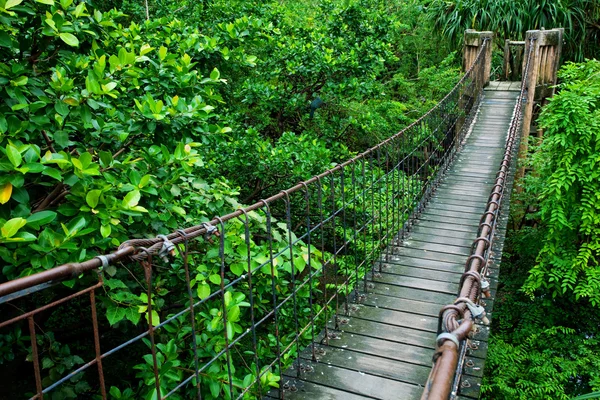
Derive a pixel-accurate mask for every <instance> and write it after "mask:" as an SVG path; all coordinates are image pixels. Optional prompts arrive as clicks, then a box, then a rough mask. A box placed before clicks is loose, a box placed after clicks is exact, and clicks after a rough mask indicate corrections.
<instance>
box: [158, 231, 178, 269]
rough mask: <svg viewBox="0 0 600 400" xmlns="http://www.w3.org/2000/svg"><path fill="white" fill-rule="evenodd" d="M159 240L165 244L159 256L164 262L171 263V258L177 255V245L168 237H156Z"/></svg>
mask: <svg viewBox="0 0 600 400" xmlns="http://www.w3.org/2000/svg"><path fill="white" fill-rule="evenodd" d="M156 237H157V238H158V239H162V241H163V244H162V247H161V248H160V250H159V252H158V256H159V257H160V258H161V259H162V260H163V261H164V262H169V256H173V255H175V244H173V242H171V241H170V240H169V238H168V237H167V236H166V235H158V236H156Z"/></svg>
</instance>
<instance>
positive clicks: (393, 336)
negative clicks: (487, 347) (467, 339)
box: [328, 317, 485, 349]
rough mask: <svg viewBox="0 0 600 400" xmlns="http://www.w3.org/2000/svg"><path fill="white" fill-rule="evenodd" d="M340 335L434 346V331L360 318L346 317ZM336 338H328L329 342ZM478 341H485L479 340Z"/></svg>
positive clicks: (428, 346) (330, 326)
mask: <svg viewBox="0 0 600 400" xmlns="http://www.w3.org/2000/svg"><path fill="white" fill-rule="evenodd" d="M328 325H329V328H330V329H333V324H332V323H329V324H328ZM342 329H343V330H342V331H341V337H343V336H344V335H350V336H351V335H362V336H368V337H374V338H376V339H381V340H386V341H388V342H396V343H405V344H409V345H413V346H418V347H425V348H429V349H434V348H435V338H436V337H437V333H436V332H424V331H419V330H416V329H412V328H405V327H402V326H394V325H389V324H384V323H380V322H376V321H369V320H366V319H362V318H353V317H350V318H348V324H346V325H344V326H343V327H342ZM337 340H338V339H330V340H329V342H330V343H331V342H334V341H337ZM479 343H485V342H481V341H479Z"/></svg>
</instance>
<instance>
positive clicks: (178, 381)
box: [0, 42, 486, 399]
mask: <svg viewBox="0 0 600 400" xmlns="http://www.w3.org/2000/svg"><path fill="white" fill-rule="evenodd" d="M485 45H486V44H485V42H484V44H483V46H482V49H483V48H484V47H485ZM481 60H482V51H480V52H479V55H478V56H477V58H476V60H475V62H474V63H473V64H472V66H471V67H470V68H469V69H468V70H467V71H466V73H465V75H464V76H463V77H462V78H461V79H460V81H459V82H458V83H457V85H456V86H455V87H454V88H453V89H452V91H451V92H450V93H448V94H447V95H446V96H445V97H444V98H443V99H442V100H441V101H440V103H438V104H437V105H436V106H435V107H433V108H432V109H431V110H429V111H428V112H427V113H426V114H425V115H423V116H422V117H421V118H419V119H418V120H416V121H415V122H414V123H412V124H411V125H409V126H408V127H406V128H405V129H403V130H402V131H401V132H399V133H397V134H395V135H393V136H391V137H390V138H388V139H386V140H384V141H383V142H381V143H380V144H378V145H376V146H374V147H373V148H371V149H369V150H367V151H365V152H363V153H361V154H359V155H357V156H356V157H354V158H352V159H350V160H348V161H346V162H344V163H342V164H339V165H337V166H336V167H334V168H332V169H330V170H327V171H325V172H323V173H322V174H320V175H317V176H314V177H312V178H311V179H309V180H307V181H304V182H301V183H299V184H297V185H295V186H293V187H291V188H289V189H287V190H282V191H281V192H279V193H277V194H275V195H273V196H271V197H269V198H267V199H264V200H261V201H259V202H257V203H255V204H253V205H250V206H248V207H245V208H242V209H239V210H236V211H234V212H232V213H230V214H228V215H224V216H221V217H216V218H214V219H212V220H211V221H206V222H202V223H200V224H198V225H196V226H192V227H189V228H186V229H180V230H177V231H175V232H172V233H170V234H168V235H159V236H157V237H155V238H148V239H132V240H128V241H126V242H124V243H123V244H122V245H121V246H120V247H119V249H118V250H116V251H115V252H113V253H110V254H106V255H98V256H96V257H94V258H92V259H90V260H87V261H85V262H81V263H71V264H66V265H61V266H57V267H55V268H53V269H50V270H47V271H44V272H40V273H38V274H35V275H31V276H26V277H22V278H19V279H15V280H13V281H10V282H5V283H2V284H0V307H2V309H1V314H0V315H1V319H0V335H12V334H14V335H15V336H14V337H16V332H19V337H20V338H23V337H24V335H22V334H21V331H25V332H28V338H27V340H28V341H29V344H28V345H26V344H25V343H24V341H22V340H21V341H20V342H19V343H21V347H22V348H20V350H19V349H17V351H20V355H19V357H15V358H14V360H13V361H14V363H15V365H16V366H15V368H14V369H12V371H14V373H15V379H14V380H13V379H11V378H7V379H8V380H7V382H9V383H8V384H6V383H4V377H3V385H2V386H3V387H2V388H1V389H0V397H2V396H4V395H5V396H8V397H9V398H22V397H24V396H25V397H30V398H33V399H42V398H44V397H45V395H49V394H56V393H57V391H60V390H67V389H68V390H70V391H72V392H73V393H75V394H81V393H83V394H84V395H85V396H100V397H101V398H103V399H106V398H108V397H109V394H110V396H111V397H118V396H116V394H117V393H118V394H119V396H121V390H120V389H119V387H122V385H126V386H129V389H128V390H129V391H130V392H131V393H129V392H128V396H130V397H129V398H141V397H142V396H143V397H147V398H156V399H164V398H169V397H174V398H198V399H201V398H203V396H204V397H206V394H207V393H211V396H212V397H219V396H224V397H225V398H232V399H233V398H238V399H239V398H247V397H262V396H263V395H265V394H266V393H267V392H268V391H269V390H271V389H273V388H276V391H277V394H276V395H277V396H278V397H279V398H283V397H284V394H285V381H284V380H285V375H284V374H285V370H286V368H287V367H288V366H289V365H290V363H291V362H294V363H297V368H294V371H295V372H294V373H295V374H301V373H302V368H301V365H300V363H301V359H300V357H298V355H299V353H300V352H301V351H302V349H303V348H305V347H306V346H308V352H309V354H311V355H312V357H313V358H315V351H316V350H315V346H314V344H315V341H316V337H317V335H318V333H319V332H318V331H319V330H321V329H325V333H324V335H323V337H324V338H325V339H324V340H327V338H328V337H329V335H328V332H327V330H328V327H327V325H326V324H325V322H326V321H329V320H330V319H332V318H333V321H334V322H333V323H334V325H335V327H336V328H337V326H338V316H341V315H347V313H348V302H347V299H348V298H349V297H350V296H349V295H350V294H351V293H354V294H355V296H353V297H354V298H355V299H358V298H359V297H360V296H359V294H360V292H361V291H365V292H366V278H367V274H368V273H370V272H372V266H373V265H374V263H375V260H376V259H378V258H379V257H380V256H381V253H382V251H384V249H386V248H387V247H388V245H389V244H390V243H392V242H394V241H395V240H396V238H397V237H398V236H404V234H405V232H406V231H407V230H409V229H410V228H411V225H412V223H413V221H414V219H415V218H416V216H417V215H418V214H419V213H420V212H421V211H422V210H423V207H424V205H425V203H426V202H427V201H428V199H429V196H430V194H431V192H432V190H433V189H434V187H435V186H436V185H437V183H438V181H439V177H440V173H441V172H443V171H445V170H446V169H447V168H448V166H449V164H450V162H451V160H452V158H453V157H454V155H455V153H456V151H457V147H458V145H459V143H460V141H461V140H462V138H463V136H464V133H465V132H466V131H467V129H468V127H469V125H470V122H471V120H472V118H473V114H474V110H475V109H476V108H477V104H478V101H479V99H480V96H481V91H482V87H483V83H482V80H481V77H482V76H483V74H482V68H483V64H482V62H481ZM196 238H203V239H204V240H193V239H196ZM88 252H91V249H88ZM158 271H160V272H161V273H160V274H158V273H157V272H158ZM165 277H167V278H168V279H166V278H165ZM72 278H77V279H76V281H75V286H74V288H73V289H69V288H67V287H66V286H63V285H61V282H63V281H65V280H69V279H72ZM40 304H43V305H42V306H40ZM75 310H76V311H75ZM70 312H76V313H77V316H76V318H75V319H76V320H77V323H76V324H74V325H75V327H74V328H73V330H75V331H76V332H77V333H76V335H75V336H76V338H73V337H72V336H69V335H70V333H69V332H64V331H62V332H60V330H56V332H54V333H51V332H50V331H51V330H52V329H53V326H55V325H52V324H51V323H50V322H49V321H51V320H54V321H55V320H57V319H58V320H60V319H61V318H63V313H70ZM105 316H106V318H105ZM61 341H68V342H69V343H76V344H77V346H72V347H73V348H72V349H70V350H69V351H70V353H69V354H68V356H69V357H71V358H69V360H70V361H69V362H68V363H65V366H64V368H62V369H60V370H58V369H56V368H54V367H52V365H54V364H55V362H56V361H57V360H58V359H55V360H53V359H52V357H51V356H52V352H53V351H55V350H53V348H54V347H53V346H54V345H55V344H56V343H58V342H61ZM75 347H76V348H77V349H76V348H75ZM76 350H77V351H78V354H77V356H76V358H75V355H74V354H73V352H75V351H76ZM63 353H64V352H63ZM21 356H22V357H21ZM25 357H26V358H27V361H25V362H24V361H23V359H25ZM48 357H50V358H48ZM61 357H64V358H68V357H67V355H65V354H62V355H61ZM47 360H48V361H47ZM0 367H2V366H0ZM132 368H136V371H137V372H136V374H135V377H134V374H133V373H131V372H130V371H131V369H132ZM4 370H6V371H8V372H10V371H9V369H7V368H4ZM94 370H95V372H94ZM239 371H244V372H243V374H240V372H239ZM10 373H12V372H10ZM16 377H18V379H16ZM123 378H132V379H134V380H136V379H137V380H138V381H139V384H137V385H136V384H134V383H132V382H127V381H125V382H124V379H123ZM10 382H15V384H14V385H11V384H10ZM17 382H18V383H17ZM78 382H85V383H86V385H87V386H85V385H83V386H81V387H79V388H78V387H77V384H78ZM76 390H80V391H81V392H75V391H76ZM113 391H114V394H113ZM271 395H272V392H271ZM122 396H125V395H124V394H123V395H122ZM46 397H47V396H46ZM122 398H125V397H122Z"/></svg>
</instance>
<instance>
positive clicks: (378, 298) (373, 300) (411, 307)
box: [361, 294, 441, 317]
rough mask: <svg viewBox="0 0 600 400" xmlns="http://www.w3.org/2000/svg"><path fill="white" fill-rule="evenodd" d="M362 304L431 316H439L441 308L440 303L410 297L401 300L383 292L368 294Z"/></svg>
mask: <svg viewBox="0 0 600 400" xmlns="http://www.w3.org/2000/svg"><path fill="white" fill-rule="evenodd" d="M361 304H364V305H366V306H372V307H379V308H386V309H389V310H395V311H406V312H412V313H415V314H421V315H428V316H430V317H437V316H438V314H439V312H440V309H441V307H440V305H439V304H434V303H425V302H424V301H417V300H410V299H403V300H402V301H399V300H398V298H396V297H391V296H386V295H382V294H379V295H371V296H366V298H365V299H364V300H363V301H362V302H361Z"/></svg>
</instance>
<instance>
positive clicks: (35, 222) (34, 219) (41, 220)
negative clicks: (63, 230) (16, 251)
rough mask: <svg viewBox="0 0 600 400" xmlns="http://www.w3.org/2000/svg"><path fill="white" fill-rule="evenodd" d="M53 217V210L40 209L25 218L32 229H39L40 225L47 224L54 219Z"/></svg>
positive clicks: (54, 214) (54, 215)
mask: <svg viewBox="0 0 600 400" xmlns="http://www.w3.org/2000/svg"><path fill="white" fill-rule="evenodd" d="M55 218H56V213H55V212H54V211H49V210H46V211H40V212H36V213H35V214H32V215H31V216H30V217H28V218H27V225H28V226H31V227H32V228H33V229H40V226H42V225H46V224H49V223H50V222H52V221H54V219H55Z"/></svg>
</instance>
